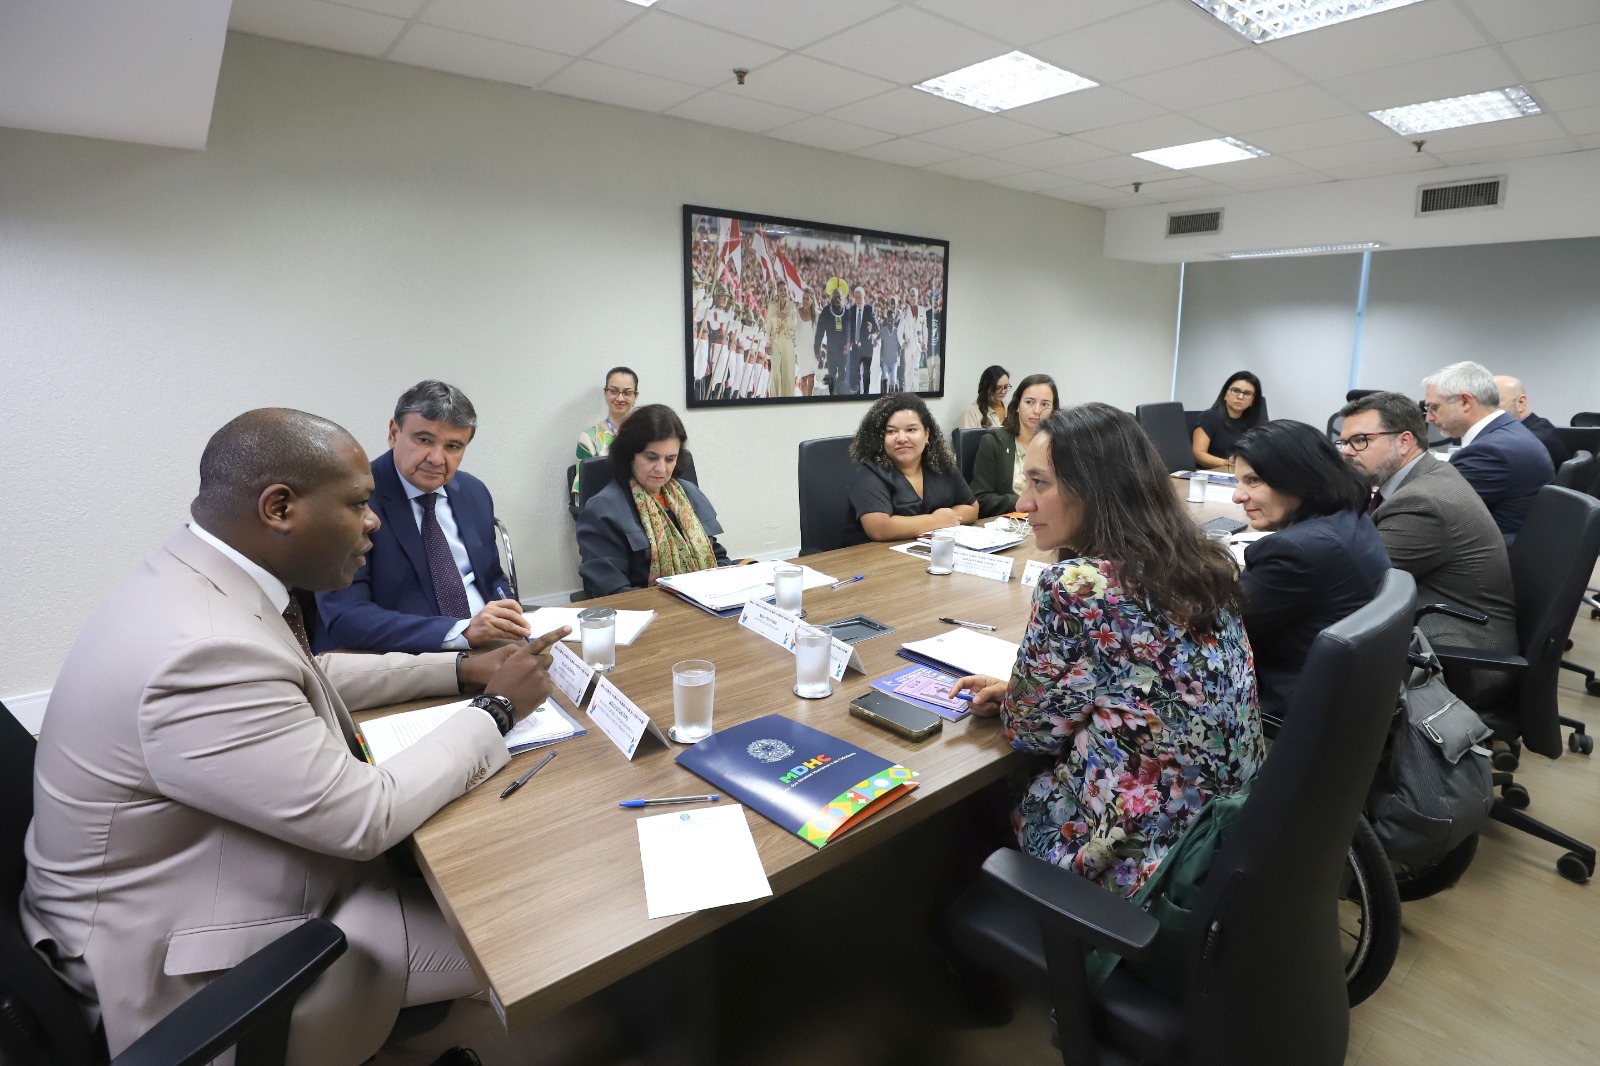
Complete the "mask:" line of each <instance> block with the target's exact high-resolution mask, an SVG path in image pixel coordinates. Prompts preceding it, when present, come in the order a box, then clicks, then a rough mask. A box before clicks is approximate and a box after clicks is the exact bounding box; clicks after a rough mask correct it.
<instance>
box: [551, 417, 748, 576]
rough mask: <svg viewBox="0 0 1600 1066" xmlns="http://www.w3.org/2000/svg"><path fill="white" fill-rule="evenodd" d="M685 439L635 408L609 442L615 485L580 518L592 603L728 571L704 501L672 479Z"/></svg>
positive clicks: (675, 422) (671, 425)
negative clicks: (671, 578)
mask: <svg viewBox="0 0 1600 1066" xmlns="http://www.w3.org/2000/svg"><path fill="white" fill-rule="evenodd" d="M688 443H689V434H688V433H687V432H685V431H684V428H683V421H682V419H680V418H679V417H678V415H677V413H676V412H675V411H673V410H672V408H670V407H667V406H665V405H664V404H650V405H648V406H645V407H641V408H639V409H637V410H636V411H634V412H633V414H632V415H630V416H629V417H628V420H627V421H626V422H624V423H623V424H622V428H621V429H620V430H618V431H617V435H616V437H615V438H614V439H613V440H612V441H611V450H610V458H611V466H612V470H613V472H614V475H615V480H613V481H612V482H611V484H609V485H607V486H606V487H605V488H603V489H601V490H600V491H599V492H597V493H595V495H594V498H593V499H591V500H590V501H589V502H588V503H586V504H584V507H583V512H582V513H581V514H579V515H578V557H579V560H580V562H579V565H578V575H579V576H580V577H581V578H582V579H583V590H584V592H586V593H588V594H589V595H590V596H609V595H611V594H612V593H613V592H625V591H627V590H628V589H636V588H645V587H647V586H649V585H654V584H655V583H656V579H657V578H660V577H664V576H667V575H671V574H687V573H692V572H694V571H696V570H709V569H710V568H712V567H714V566H724V565H726V564H727V563H728V553H727V552H726V551H725V550H723V547H722V545H721V544H718V543H717V539H716V538H717V536H718V534H720V533H721V532H722V523H720V522H718V521H717V512H716V509H715V508H713V507H712V506H711V501H710V500H708V499H706V496H705V493H703V492H701V491H700V488H699V486H697V485H696V484H695V483H694V482H692V481H687V480H680V479H679V478H678V477H676V476H675V475H676V474H677V473H678V472H679V469H680V463H683V462H686V461H687V460H688V451H687V450H686V449H685V445H687V444H688Z"/></svg>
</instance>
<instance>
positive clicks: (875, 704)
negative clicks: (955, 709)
mask: <svg viewBox="0 0 1600 1066" xmlns="http://www.w3.org/2000/svg"><path fill="white" fill-rule="evenodd" d="M850 713H851V714H853V715H855V716H856V717H857V718H860V719H861V720H862V721H865V722H871V723H872V724H873V725H875V726H880V727H882V728H884V729H887V730H889V731H890V732H891V733H897V734H899V735H900V736H902V737H905V738H906V739H907V740H922V739H923V738H925V737H929V736H932V735H933V734H934V733H937V732H939V730H941V729H943V728H944V719H943V718H940V717H939V716H938V715H937V714H934V713H933V712H932V711H930V710H928V709H927V708H926V707H918V706H917V705H916V704H914V703H910V702H907V701H906V700H903V699H901V698H900V697H898V696H891V695H889V694H888V693H887V692H879V691H878V690H877V689H873V690H872V691H870V692H863V693H862V694H861V695H859V696H857V697H856V698H855V699H853V700H851V701H850Z"/></svg>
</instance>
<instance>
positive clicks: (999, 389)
mask: <svg viewBox="0 0 1600 1066" xmlns="http://www.w3.org/2000/svg"><path fill="white" fill-rule="evenodd" d="M994 391H995V392H998V393H999V394H1000V395H1002V396H1004V395H1005V394H1006V393H1008V392H1010V391H1011V386H1010V385H996V386H995V387H994Z"/></svg>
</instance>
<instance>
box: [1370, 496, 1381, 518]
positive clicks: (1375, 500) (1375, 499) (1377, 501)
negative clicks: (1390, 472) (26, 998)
mask: <svg viewBox="0 0 1600 1066" xmlns="http://www.w3.org/2000/svg"><path fill="white" fill-rule="evenodd" d="M1382 506H1383V493H1381V492H1374V493H1373V494H1372V499H1371V500H1370V501H1368V503H1367V514H1369V515H1370V514H1371V513H1372V512H1374V511H1376V510H1377V509H1378V508H1380V507H1382Z"/></svg>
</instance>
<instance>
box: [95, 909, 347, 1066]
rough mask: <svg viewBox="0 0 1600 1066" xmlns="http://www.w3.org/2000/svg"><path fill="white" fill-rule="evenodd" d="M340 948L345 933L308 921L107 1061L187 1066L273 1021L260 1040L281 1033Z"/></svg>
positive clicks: (142, 1065) (118, 1065) (206, 1059)
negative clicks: (276, 1027) (277, 1028)
mask: <svg viewBox="0 0 1600 1066" xmlns="http://www.w3.org/2000/svg"><path fill="white" fill-rule="evenodd" d="M344 951H345V938H344V932H343V931H342V930H341V929H340V928H339V927H338V926H336V925H334V924H333V923H332V922H329V921H326V920H324V919H322V918H311V919H309V920H307V921H306V923H305V924H304V925H301V926H299V927H298V928H296V929H294V930H292V931H290V932H288V933H285V934H284V935H283V936H281V937H279V938H278V939H277V940H274V941H273V942H272V943H270V944H268V945H267V946H266V947H264V948H262V949H261V950H260V951H257V952H256V953H255V954H254V955H251V956H250V957H249V958H247V959H245V960H244V961H243V962H241V963H240V964H239V965H237V966H235V967H234V968H233V969H231V970H229V971H228V972H227V973H224V974H223V975H222V976H220V977H218V978H217V979H216V980H215V981H212V982H211V983H210V984H209V985H206V987H204V988H202V989H201V990H200V991H199V992H196V993H195V994H194V995H193V996H191V997H190V998H189V999H188V1000H187V1001H185V1002H184V1003H183V1004H182V1005H181V1006H179V1007H178V1008H177V1009H176V1010H174V1011H173V1012H172V1013H171V1014H168V1015H167V1016H166V1017H165V1018H163V1019H161V1020H160V1021H159V1022H157V1023H156V1024H155V1026H154V1028H152V1029H150V1030H149V1031H148V1032H146V1033H145V1034H144V1035H143V1036H141V1037H140V1038H139V1039H138V1040H135V1041H134V1042H133V1043H132V1044H131V1045H129V1046H128V1047H127V1048H126V1049H124V1050H123V1052H122V1054H120V1055H118V1056H117V1057H116V1058H115V1059H114V1060H112V1063H111V1066H190V1064H195V1066H198V1064H200V1063H205V1062H210V1061H211V1060H212V1059H214V1058H216V1057H217V1055H219V1054H220V1053H222V1052H223V1051H225V1050H227V1049H228V1048H230V1047H232V1046H234V1045H235V1044H236V1043H238V1042H240V1040H241V1038H244V1037H247V1036H255V1035H256V1034H255V1033H252V1032H251V1030H252V1029H253V1028H254V1027H256V1026H257V1025H259V1024H262V1023H267V1024H270V1023H271V1022H273V1021H277V1022H279V1023H280V1024H281V1025H282V1026H283V1031H282V1032H281V1033H277V1034H271V1033H262V1034H261V1035H262V1036H264V1037H266V1038H267V1039H278V1040H286V1039H287V1038H288V1022H289V1011H290V1009H291V1008H293V1006H294V1002H295V1000H296V999H298V998H299V997H300V993H301V992H304V991H305V989H306V986H307V985H309V984H311V982H312V981H315V980H316V979H317V978H318V977H319V976H320V975H321V974H322V971H324V970H326V969H327V968H328V967H329V966H330V965H332V963H333V961H334V960H335V959H337V958H338V957H339V956H340V955H343V954H344Z"/></svg>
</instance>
